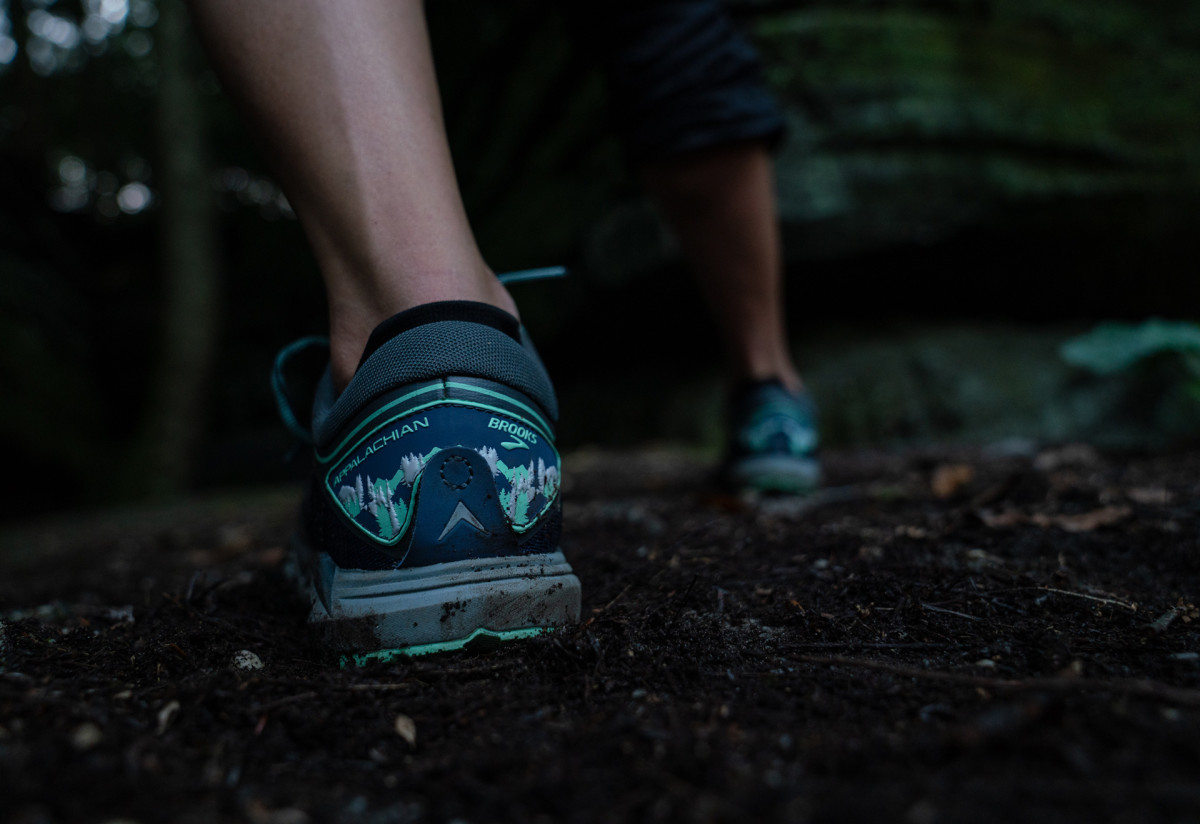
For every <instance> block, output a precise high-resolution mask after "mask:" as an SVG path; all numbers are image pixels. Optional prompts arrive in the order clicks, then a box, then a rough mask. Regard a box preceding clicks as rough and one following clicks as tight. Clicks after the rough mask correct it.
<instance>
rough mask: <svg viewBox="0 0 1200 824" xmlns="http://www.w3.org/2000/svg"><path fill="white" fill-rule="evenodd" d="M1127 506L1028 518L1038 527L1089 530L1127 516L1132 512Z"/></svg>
mask: <svg viewBox="0 0 1200 824" xmlns="http://www.w3.org/2000/svg"><path fill="white" fill-rule="evenodd" d="M1132 511H1133V510H1131V509H1130V508H1129V507H1127V506H1106V507H1103V508H1101V509H1093V510H1092V511H1091V512H1081V513H1080V514H1078V515H1041V514H1038V515H1034V516H1033V517H1032V518H1030V520H1031V521H1032V522H1033V523H1035V524H1037V525H1038V526H1040V527H1051V526H1056V527H1058V528H1059V529H1061V530H1063V531H1064V532H1091V531H1092V530H1093V529H1097V528H1098V527H1102V526H1111V525H1113V524H1115V523H1117V522H1118V521H1122V520H1124V519H1125V518H1127V517H1129V514H1130V513H1131V512H1132Z"/></svg>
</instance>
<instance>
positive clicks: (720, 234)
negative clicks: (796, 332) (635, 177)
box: [644, 142, 800, 390]
mask: <svg viewBox="0 0 1200 824" xmlns="http://www.w3.org/2000/svg"><path fill="white" fill-rule="evenodd" d="M644 177H645V181H646V185H647V187H648V188H649V190H650V192H651V194H652V195H654V197H655V198H656V199H657V200H658V202H659V204H660V207H661V209H662V211H663V214H664V216H665V218H666V220H667V223H668V224H669V225H670V226H671V228H672V229H673V230H674V232H675V234H676V236H677V238H678V239H679V243H680V246H681V247H682V248H683V253H684V257H685V258H686V259H687V261H688V263H689V265H690V266H691V269H692V271H693V272H694V273H695V276H696V279H697V281H698V282H699V285H700V289H701V291H702V292H703V293H704V296H705V298H706V300H707V302H708V304H709V306H710V307H711V309H712V311H713V314H714V316H715V317H716V320H717V325H718V326H719V327H720V329H721V332H722V334H723V335H724V337H725V340H726V344H727V346H728V348H729V352H730V355H731V360H732V367H733V369H734V373H735V378H739V379H747V378H748V379H765V378H779V379H780V380H782V381H783V383H784V385H785V386H787V387H788V388H790V389H793V390H794V389H798V388H799V387H800V376H799V374H798V373H797V371H796V367H795V365H794V364H793V363H792V358H791V355H790V353H789V351H788V345H787V330H786V326H785V323H784V315H783V275H782V260H781V250H780V239H779V224H778V217H777V215H776V213H775V183H774V179H773V176H772V166H771V158H770V155H769V154H768V152H767V150H766V147H765V146H763V145H762V144H761V143H757V142H753V143H751V142H747V143H737V144H733V145H728V146H721V147H716V148H712V149H706V150H703V151H697V152H689V153H687V154H684V155H680V156H679V157H676V158H672V159H670V160H666V161H661V162H658V163H655V164H652V165H650V166H649V167H647V168H646V169H645V170H644Z"/></svg>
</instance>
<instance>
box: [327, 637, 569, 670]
mask: <svg viewBox="0 0 1200 824" xmlns="http://www.w3.org/2000/svg"><path fill="white" fill-rule="evenodd" d="M555 629H556V627H525V628H524V629H505V630H500V631H496V630H490V629H484V628H483V627H480V628H479V629H477V630H475V631H474V632H472V633H471V634H470V635H468V636H467V637H466V638H459V639H457V640H455V641H439V642H437V643H435V644H417V645H415V646H411V647H398V648H396V649H381V650H377V651H375V652H364V653H362V654H360V655H343V656H342V658H341V660H340V661H339V662H338V664H339V665H340V666H341V667H343V668H345V667H348V666H356V667H362V666H366V665H367V664H388V663H391V662H392V661H397V660H402V659H407V658H417V657H419V656H422V655H434V654H436V653H439V652H457V651H459V650H461V649H463V648H464V647H466V646H468V645H470V644H472V643H474V642H479V641H482V642H483V643H488V642H494V643H503V642H505V641H519V640H521V639H524V638H536V637H538V636H539V635H545V634H546V633H548V632H553V631H554V630H555Z"/></svg>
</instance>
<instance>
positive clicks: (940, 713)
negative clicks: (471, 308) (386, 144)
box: [0, 444, 1200, 824]
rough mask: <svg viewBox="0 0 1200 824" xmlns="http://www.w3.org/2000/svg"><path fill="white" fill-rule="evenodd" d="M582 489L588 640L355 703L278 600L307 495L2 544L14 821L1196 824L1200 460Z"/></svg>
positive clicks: (345, 675)
mask: <svg viewBox="0 0 1200 824" xmlns="http://www.w3.org/2000/svg"><path fill="white" fill-rule="evenodd" d="M566 467H567V473H568V474H567V481H568V485H567V486H566V487H565V490H564V494H565V496H566V498H565V500H566V501H567V503H566V523H567V527H566V530H567V531H566V535H565V538H564V550H565V551H566V552H567V554H568V557H569V558H570V560H571V561H572V563H573V564H574V566H575V568H576V571H577V573H578V574H579V577H580V578H581V579H582V581H583V583H584V615H585V620H584V622H583V623H582V624H581V625H580V626H578V627H576V628H573V629H570V630H565V631H562V632H558V633H555V634H553V635H550V636H547V637H543V638H539V639H535V640H532V641H527V642H522V643H515V644H510V645H508V646H506V647H501V648H497V649H492V650H484V651H476V652H468V653H463V654H458V655H450V656H440V657H430V658H426V659H421V660H416V661H412V662H405V663H395V664H389V665H376V666H372V667H366V668H361V669H353V668H351V669H342V668H339V667H338V665H337V662H336V661H335V660H332V659H331V658H330V657H329V656H328V655H326V654H325V653H323V652H322V651H321V650H320V649H319V648H317V647H316V646H315V645H314V644H313V642H312V640H311V639H310V637H309V635H308V634H307V632H306V630H305V628H304V626H303V621H302V616H303V605H302V604H300V603H299V602H298V601H297V599H296V597H295V596H294V595H292V594H291V592H290V591H289V589H288V587H287V585H286V583H285V580H284V577H283V575H282V573H281V570H280V565H281V561H282V559H283V555H284V549H283V547H284V545H285V544H286V541H287V537H288V532H289V528H290V523H291V521H290V518H291V511H292V507H293V506H294V504H295V500H296V495H295V493H293V492H291V491H288V492H283V493H273V494H263V493H261V492H256V493H252V494H250V493H248V494H246V495H242V496H235V497H233V498H231V499H225V500H222V501H206V502H196V503H192V504H187V505H177V506H174V507H171V508H166V509H154V510H142V511H138V512H126V513H122V514H111V513H107V514H98V515H89V516H78V517H73V518H69V519H61V518H60V519H58V520H56V521H54V522H52V523H51V522H47V523H42V524H35V525H30V526H27V527H25V528H22V529H20V530H17V531H13V530H10V531H9V532H8V533H7V534H6V537H5V547H6V549H4V550H3V552H4V553H5V554H3V555H0V558H3V559H5V560H4V565H5V569H4V572H3V575H2V576H0V622H2V624H0V627H2V629H0V819H6V820H9V821H19V822H42V821H49V822H53V821H111V820H117V819H119V820H122V821H130V820H132V821H159V820H175V821H212V820H231V821H248V822H255V823H256V824H257V822H275V824H298V823H299V822H304V821H323V820H337V821H349V822H385V821H423V820H436V821H450V820H456V819H457V820H459V821H469V822H479V821H492V820H506V821H542V820H545V821H559V820H563V821H580V822H590V821H631V820H632V821H689V822H690V821H696V822H705V821H732V820H788V821H817V822H819V821H878V820H902V821H906V822H910V824H934V822H946V821H965V820H970V821H972V822H987V821H1012V820H1020V821H1023V822H1040V821H1055V822H1059V821H1065V822H1076V821H1078V822H1084V821H1086V822H1096V821H1138V822H1140V821H1180V822H1182V821H1195V820H1197V819H1200V632H1198V630H1200V612H1198V609H1197V606H1196V605H1195V604H1194V601H1195V600H1200V554H1198V551H1197V550H1198V547H1197V536H1198V535H1200V532H1198V527H1200V523H1198V521H1200V454H1195V453H1190V454H1174V455H1165V456H1149V457H1134V458H1130V457H1120V458H1117V457H1112V456H1104V455H1100V454H1097V453H1096V452H1095V451H1094V450H1091V449H1089V448H1087V447H1081V446H1071V447H1061V448H1057V449H1053V450H1047V451H1042V452H1040V453H1037V454H1035V453H1034V452H1033V451H1032V450H1030V449H1028V447H1026V446H1024V445H1022V444H1010V445H1007V447H1003V446H1002V447H1001V448H993V449H991V450H977V449H966V448H952V449H951V448H948V449H938V450H927V451H923V452H906V453H884V452H864V451H854V452H840V453H834V454H831V455H829V456H828V458H827V467H828V469H827V472H828V486H827V487H826V488H825V489H824V490H822V491H821V492H819V493H817V494H816V495H814V496H813V497H811V498H807V499H802V500H797V499H790V498H774V499H772V498H764V499H746V498H739V497H732V496H727V495H722V494H719V493H714V492H712V491H711V490H710V489H709V487H708V486H707V485H706V484H705V473H704V464H703V463H702V462H700V461H697V460H695V459H693V458H689V457H686V456H684V455H681V454H679V453H673V452H652V451H651V452H647V451H641V452H629V453H620V454H612V453H609V454H600V453H596V454H586V453H580V454H576V455H572V456H569V457H568V459H567V462H566Z"/></svg>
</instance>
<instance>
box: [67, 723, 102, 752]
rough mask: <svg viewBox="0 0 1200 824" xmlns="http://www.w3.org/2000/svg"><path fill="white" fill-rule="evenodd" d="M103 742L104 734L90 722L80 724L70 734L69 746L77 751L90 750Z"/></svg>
mask: <svg viewBox="0 0 1200 824" xmlns="http://www.w3.org/2000/svg"><path fill="white" fill-rule="evenodd" d="M103 740H104V733H103V732H101V730H100V728H99V727H97V726H96V725H95V724H93V723H92V722H90V721H88V722H87V723H85V724H80V725H79V726H78V727H76V728H75V731H74V732H72V733H71V746H73V747H74V748H75V749H77V750H79V751H81V752H82V751H83V750H90V749H91V748H92V747H94V746H96V745H97V744H99V743H100V742H101V741H103Z"/></svg>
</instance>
